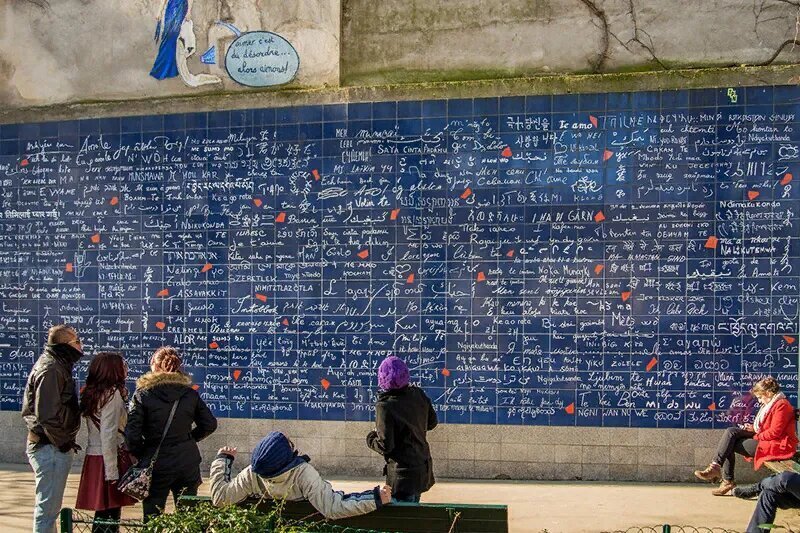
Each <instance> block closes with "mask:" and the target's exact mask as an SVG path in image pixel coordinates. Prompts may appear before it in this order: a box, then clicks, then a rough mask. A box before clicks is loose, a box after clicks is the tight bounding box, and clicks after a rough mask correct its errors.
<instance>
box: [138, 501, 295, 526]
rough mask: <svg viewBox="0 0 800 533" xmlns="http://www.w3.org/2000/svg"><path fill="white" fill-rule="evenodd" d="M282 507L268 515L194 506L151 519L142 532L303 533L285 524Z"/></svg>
mask: <svg viewBox="0 0 800 533" xmlns="http://www.w3.org/2000/svg"><path fill="white" fill-rule="evenodd" d="M280 510H281V508H280V507H276V508H275V510H273V511H272V512H271V513H269V514H263V513H260V512H259V511H257V510H256V509H255V507H237V506H235V505H228V506H225V507H214V506H213V505H211V504H210V503H203V504H200V505H197V506H195V507H190V508H182V509H178V510H176V511H175V512H174V513H172V514H163V515H161V516H159V517H157V518H154V519H153V520H151V521H150V522H149V523H148V524H147V525H146V526H145V527H144V529H142V532H143V533H166V532H170V533H203V532H206V531H207V532H209V533H242V532H250V531H252V532H256V531H258V532H262V533H263V532H266V531H271V532H274V533H295V532H300V531H304V529H303V528H301V527H299V526H294V525H288V524H283V523H282V520H281V517H280Z"/></svg>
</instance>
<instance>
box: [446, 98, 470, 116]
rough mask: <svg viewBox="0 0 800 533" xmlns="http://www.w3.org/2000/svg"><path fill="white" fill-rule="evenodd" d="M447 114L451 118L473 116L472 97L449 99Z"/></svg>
mask: <svg viewBox="0 0 800 533" xmlns="http://www.w3.org/2000/svg"><path fill="white" fill-rule="evenodd" d="M447 116H448V117H450V118H453V117H469V116H472V99H471V98H462V99H458V100H448V101H447Z"/></svg>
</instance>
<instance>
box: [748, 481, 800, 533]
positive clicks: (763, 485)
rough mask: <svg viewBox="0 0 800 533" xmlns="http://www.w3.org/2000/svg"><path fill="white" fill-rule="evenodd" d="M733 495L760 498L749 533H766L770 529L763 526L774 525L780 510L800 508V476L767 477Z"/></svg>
mask: <svg viewBox="0 0 800 533" xmlns="http://www.w3.org/2000/svg"><path fill="white" fill-rule="evenodd" d="M733 495H734V496H736V497H737V498H754V497H756V496H758V503H757V504H756V509H755V511H753V516H752V518H751V519H750V524H748V526H747V533H765V532H767V531H770V529H771V528H770V527H767V528H760V527H758V526H760V525H762V524H772V523H774V521H775V513H776V512H777V511H778V509H779V508H780V509H797V508H800V474H798V473H796V472H781V473H780V474H777V475H774V476H770V477H766V478H764V479H762V480H761V481H759V482H758V483H756V484H754V485H747V486H744V487H736V488H735V489H733Z"/></svg>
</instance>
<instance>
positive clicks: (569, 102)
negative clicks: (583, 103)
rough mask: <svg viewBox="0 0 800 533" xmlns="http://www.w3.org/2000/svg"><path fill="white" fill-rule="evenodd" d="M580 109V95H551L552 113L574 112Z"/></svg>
mask: <svg viewBox="0 0 800 533" xmlns="http://www.w3.org/2000/svg"><path fill="white" fill-rule="evenodd" d="M578 110H580V95H577V94H558V95H555V96H553V112H554V113H576V112H577V111H578Z"/></svg>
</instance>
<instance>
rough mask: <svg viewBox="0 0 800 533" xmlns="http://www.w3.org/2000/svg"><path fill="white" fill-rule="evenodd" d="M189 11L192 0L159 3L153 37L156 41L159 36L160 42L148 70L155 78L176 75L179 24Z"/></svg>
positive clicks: (173, 0) (187, 15)
mask: <svg viewBox="0 0 800 533" xmlns="http://www.w3.org/2000/svg"><path fill="white" fill-rule="evenodd" d="M191 11H192V0H163V2H162V3H161V9H160V10H159V12H158V17H159V18H158V20H157V22H156V34H155V37H154V40H156V41H157V40H158V38H159V36H160V37H161V44H159V46H158V55H157V56H156V60H155V62H154V63H153V68H152V70H151V71H150V75H151V76H153V77H154V78H155V79H157V80H163V79H166V78H174V77H175V76H177V75H178V63H177V61H176V60H175V50H176V48H177V46H178V36H179V35H180V33H181V24H183V21H184V20H186V19H187V18H189V15H190V13H191Z"/></svg>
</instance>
